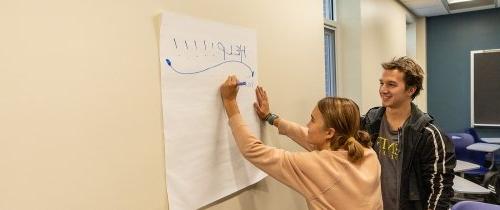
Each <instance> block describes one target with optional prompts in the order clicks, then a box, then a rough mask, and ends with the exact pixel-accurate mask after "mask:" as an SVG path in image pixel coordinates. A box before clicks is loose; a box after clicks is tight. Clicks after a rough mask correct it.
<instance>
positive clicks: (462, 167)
mask: <svg viewBox="0 0 500 210" xmlns="http://www.w3.org/2000/svg"><path fill="white" fill-rule="evenodd" d="M480 167H481V166H479V165H478V164H475V163H469V162H466V161H463V160H457V165H456V166H455V172H464V171H470V170H475V169H479V168H480Z"/></svg>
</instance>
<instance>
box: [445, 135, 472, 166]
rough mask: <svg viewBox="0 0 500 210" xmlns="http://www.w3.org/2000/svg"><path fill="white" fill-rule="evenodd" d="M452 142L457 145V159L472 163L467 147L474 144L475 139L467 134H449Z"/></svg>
mask: <svg viewBox="0 0 500 210" xmlns="http://www.w3.org/2000/svg"><path fill="white" fill-rule="evenodd" d="M448 137H450V139H451V141H453V144H454V145H455V157H456V158H457V159H458V160H464V161H470V160H471V159H472V157H471V156H470V154H469V152H470V151H469V150H467V149H466V148H467V146H469V145H471V144H474V137H472V136H471V135H470V134H467V133H448Z"/></svg>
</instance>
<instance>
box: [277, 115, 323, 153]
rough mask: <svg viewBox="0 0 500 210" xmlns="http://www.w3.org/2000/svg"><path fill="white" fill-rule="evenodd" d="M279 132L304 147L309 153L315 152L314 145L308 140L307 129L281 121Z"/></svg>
mask: <svg viewBox="0 0 500 210" xmlns="http://www.w3.org/2000/svg"><path fill="white" fill-rule="evenodd" d="M278 131H279V133H280V134H281V135H286V136H288V137H289V138H291V139H292V140H293V141H295V142H296V143H297V144H299V145H300V146H302V147H304V148H305V149H306V150H307V151H312V150H315V149H316V148H315V147H314V145H312V144H309V143H308V142H307V141H306V139H307V127H304V126H301V125H299V124H297V123H294V122H291V121H287V120H285V119H280V123H279V126H278Z"/></svg>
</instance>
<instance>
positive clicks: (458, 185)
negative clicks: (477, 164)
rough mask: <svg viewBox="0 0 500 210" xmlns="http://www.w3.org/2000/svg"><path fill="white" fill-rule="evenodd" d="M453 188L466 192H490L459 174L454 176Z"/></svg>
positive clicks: (459, 191)
mask: <svg viewBox="0 0 500 210" xmlns="http://www.w3.org/2000/svg"><path fill="white" fill-rule="evenodd" d="M453 190H454V191H455V192H457V193H465V194H489V193H490V190H488V189H486V188H484V187H482V186H481V185H478V184H476V183H474V182H471V181H469V180H467V179H464V178H462V177H459V176H455V178H453Z"/></svg>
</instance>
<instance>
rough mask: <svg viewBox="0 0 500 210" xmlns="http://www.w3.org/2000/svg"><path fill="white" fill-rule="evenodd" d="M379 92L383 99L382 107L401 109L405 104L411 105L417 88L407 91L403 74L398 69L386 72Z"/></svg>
mask: <svg viewBox="0 0 500 210" xmlns="http://www.w3.org/2000/svg"><path fill="white" fill-rule="evenodd" d="M378 92H379V94H380V99H382V106H384V107H387V108H399V107H401V106H402V105H403V104H405V103H411V101H412V98H411V95H412V94H413V93H414V92H415V87H410V88H408V90H407V89H406V84H405V81H404V73H403V72H400V71H398V70H396V69H395V70H384V72H383V73H382V78H380V87H379V90H378Z"/></svg>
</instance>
